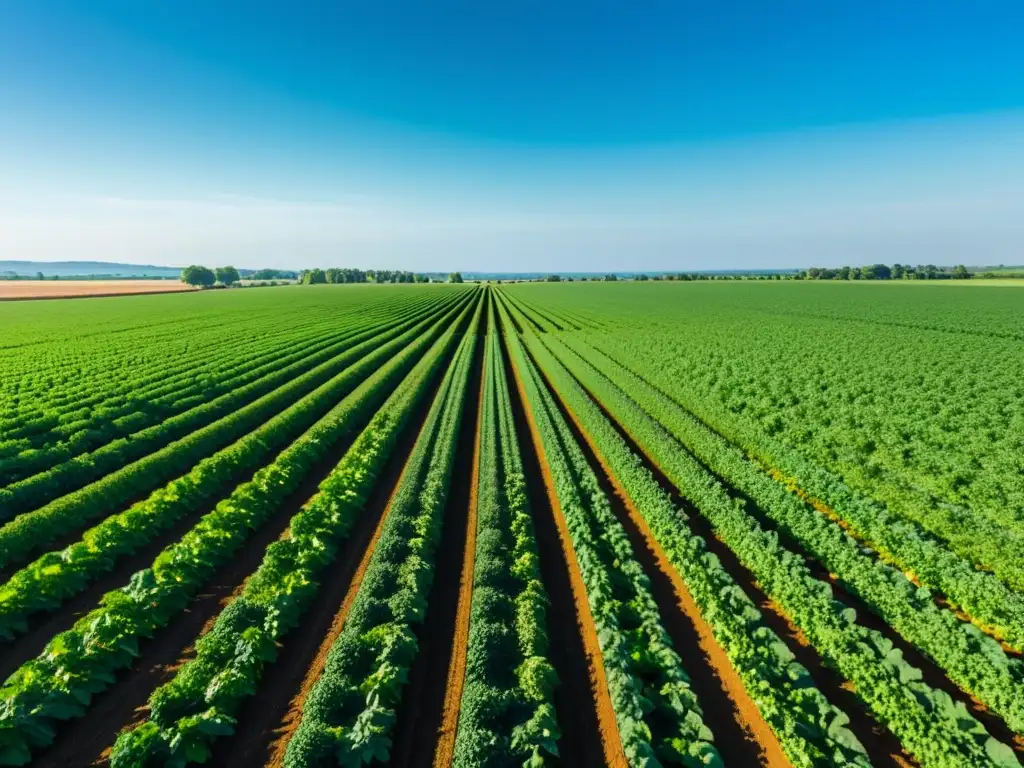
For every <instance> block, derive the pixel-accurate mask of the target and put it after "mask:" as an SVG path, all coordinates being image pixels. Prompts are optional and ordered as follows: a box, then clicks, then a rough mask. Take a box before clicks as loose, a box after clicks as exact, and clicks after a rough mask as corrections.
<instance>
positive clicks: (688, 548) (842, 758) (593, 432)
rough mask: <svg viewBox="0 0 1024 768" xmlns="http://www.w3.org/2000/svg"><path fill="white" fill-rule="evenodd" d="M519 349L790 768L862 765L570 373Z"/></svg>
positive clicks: (535, 346)
mask: <svg viewBox="0 0 1024 768" xmlns="http://www.w3.org/2000/svg"><path fill="white" fill-rule="evenodd" d="M526 343H527V346H528V348H529V350H530V353H531V354H532V355H533V357H534V359H535V360H536V361H537V363H538V365H539V366H540V368H541V370H543V371H544V373H545V375H546V376H547V377H548V379H549V380H550V381H551V382H552V385H553V387H554V389H555V390H556V392H557V393H558V395H559V396H560V397H561V398H562V399H563V400H564V402H565V403H566V405H567V407H568V408H570V409H571V410H572V412H573V413H574V414H575V415H576V418H578V419H579V420H580V423H581V424H582V426H583V428H584V429H585V430H586V432H587V434H588V435H589V436H590V439H591V440H592V441H593V443H594V446H595V450H596V451H597V453H598V454H599V455H600V456H601V457H602V459H603V460H604V461H605V463H606V464H607V465H608V466H609V467H610V468H611V471H612V472H613V474H614V475H615V477H616V479H617V480H618V481H619V482H620V483H621V485H622V487H623V488H624V490H625V491H626V493H627V494H628V496H629V498H630V500H631V501H632V502H633V504H634V505H635V506H636V508H637V510H638V512H639V513H640V515H641V516H642V517H643V518H644V521H645V522H646V523H647V525H648V527H649V528H650V530H651V533H652V535H653V536H654V538H655V539H656V540H657V542H658V544H659V545H660V546H661V547H662V549H663V550H664V552H665V554H666V557H667V558H668V560H669V561H670V562H671V564H672V566H673V567H674V568H675V569H676V571H677V572H678V573H679V575H680V577H681V578H682V579H683V582H684V583H685V584H686V588H687V590H688V591H689V593H690V595H691V596H692V597H693V600H694V602H695V603H696V605H697V607H698V608H699V609H700V613H701V616H702V617H703V619H704V620H705V621H706V622H707V623H708V625H709V627H710V628H711V631H712V633H713V634H714V636H715V640H716V641H717V642H718V644H719V646H720V647H721V648H722V650H723V651H725V654H726V656H728V658H729V661H730V663H731V664H732V666H733V668H734V669H736V671H737V672H738V673H739V675H740V678H741V679H742V681H743V684H744V687H745V688H746V690H747V691H748V693H749V694H750V696H751V699H752V700H753V701H754V702H755V704H756V705H757V707H758V710H759V711H760V713H761V715H762V716H763V717H764V719H765V721H766V722H767V723H768V724H769V726H770V727H771V728H772V730H773V731H774V732H775V734H776V736H777V738H778V739H779V744H780V746H781V747H782V749H783V751H784V752H785V753H786V756H787V757H788V758H789V759H790V761H792V763H793V765H794V766H798V767H799V768H811V767H812V766H826V765H827V766H862V767H865V768H866V766H868V765H869V764H870V763H869V761H868V757H867V754H866V752H865V751H864V747H863V745H861V743H860V742H859V741H858V740H857V738H856V736H855V735H854V734H853V733H852V732H851V731H850V730H849V728H847V727H846V726H847V724H848V723H849V717H848V716H847V714H846V713H845V712H843V711H842V710H840V709H838V708H837V707H836V706H834V705H833V704H832V703H831V702H829V700H828V699H827V698H826V696H825V695H824V694H823V693H822V692H821V691H820V690H819V689H818V688H817V687H816V686H815V684H814V681H813V680H812V679H811V677H810V675H809V674H808V672H807V670H806V669H805V668H804V667H803V666H802V665H800V664H799V663H798V662H797V661H796V660H795V657H794V655H793V652H792V651H791V650H790V649H789V647H788V646H787V645H786V643H785V642H784V641H783V640H782V639H781V638H780V637H779V636H778V635H777V634H776V633H775V632H774V631H773V630H772V629H771V628H770V627H769V626H767V624H765V622H764V618H763V616H762V615H761V611H760V610H759V609H758V608H757V606H756V605H755V604H754V602H753V601H752V600H751V599H750V598H749V597H748V596H747V594H746V593H745V592H744V591H743V589H742V587H740V586H739V585H738V584H737V583H736V581H735V580H734V579H733V577H732V576H731V575H730V574H729V572H728V571H727V570H726V569H725V568H724V567H723V566H722V564H721V562H720V561H719V560H718V558H717V557H715V555H714V554H712V553H711V552H709V551H708V549H707V545H706V543H705V541H704V540H703V539H702V538H700V537H699V536H697V535H696V534H694V533H693V532H692V531H691V530H690V525H689V523H688V517H687V515H686V513H685V512H684V511H683V510H681V509H679V508H677V507H676V506H675V505H674V504H673V503H672V500H671V498H670V497H669V495H668V494H667V493H666V492H665V490H663V489H662V488H661V487H660V486H659V485H658V483H657V481H656V480H655V479H654V477H653V476H652V475H651V473H650V472H649V471H648V470H647V469H646V468H645V467H644V466H643V464H642V463H641V462H640V461H639V459H638V457H637V456H636V455H635V454H634V453H633V452H632V451H631V450H630V448H629V446H628V445H627V443H626V441H625V440H623V438H622V437H621V436H620V435H619V433H618V432H617V431H616V430H615V428H614V426H613V425H612V424H611V422H609V421H608V419H607V418H606V417H605V416H604V414H603V413H602V412H601V410H600V408H599V407H598V406H597V405H596V404H595V403H594V402H593V401H592V400H591V399H590V398H589V397H588V395H587V393H586V391H585V390H584V389H583V388H582V387H581V386H580V385H579V384H578V383H577V381H576V380H575V379H574V378H573V376H572V375H571V374H570V373H569V371H568V370H567V369H566V368H565V367H564V366H563V365H562V364H561V362H559V361H558V359H556V358H555V357H554V355H552V354H551V352H550V351H549V350H548V349H547V347H545V346H544V345H542V344H540V343H538V341H537V339H536V338H531V337H529V336H527V337H526Z"/></svg>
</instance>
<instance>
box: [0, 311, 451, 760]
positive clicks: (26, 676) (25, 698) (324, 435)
mask: <svg viewBox="0 0 1024 768" xmlns="http://www.w3.org/2000/svg"><path fill="white" fill-rule="evenodd" d="M448 322H450V315H449V320H448V321H447V322H446V321H444V320H441V321H436V322H434V324H433V325H432V327H431V328H430V329H429V331H428V332H426V333H423V332H421V333H419V334H417V335H415V338H414V339H413V340H412V341H411V343H408V346H406V347H405V349H403V350H401V351H399V350H400V347H399V348H396V349H394V350H392V351H391V352H390V354H388V353H387V351H384V352H382V357H383V358H384V360H379V361H372V360H371V361H370V362H369V363H365V360H364V361H363V362H364V365H362V370H360V367H361V366H360V365H356V366H353V367H351V368H350V369H348V370H347V371H346V372H345V373H344V374H342V375H343V376H345V375H346V374H347V375H349V376H357V377H362V378H365V380H364V381H363V383H362V384H360V385H359V386H358V387H357V388H356V389H355V390H354V391H352V393H351V394H350V395H349V396H348V397H347V398H345V399H343V400H341V402H340V403H338V404H337V405H335V406H334V407H333V408H332V409H331V410H330V411H329V412H328V413H327V414H326V415H325V416H324V417H323V418H322V419H321V420H320V421H318V422H317V423H316V424H315V425H314V426H313V427H312V428H310V429H309V430H307V431H306V432H305V433H303V435H302V436H301V437H300V438H299V439H298V440H296V441H295V442H294V443H292V445H291V446H289V447H288V448H287V449H286V450H284V451H283V452H282V453H281V454H280V455H279V456H278V457H277V458H276V459H275V460H274V461H273V462H272V463H271V464H269V465H268V466H266V467H264V468H263V469H261V470H259V471H258V472H257V473H256V474H255V476H254V477H253V479H252V480H251V481H250V482H248V483H243V484H242V485H240V486H239V487H238V488H237V489H236V490H235V491H234V492H233V493H232V494H231V496H230V497H228V498H227V499H225V500H224V501H222V502H220V503H219V504H218V505H217V507H216V508H215V509H214V510H213V511H212V512H210V513H208V514H207V515H205V516H204V517H203V518H202V519H201V520H200V522H199V523H198V524H197V525H196V526H195V527H194V528H193V529H192V530H191V531H189V532H188V533H187V534H185V536H184V537H182V539H181V540H180V541H178V542H177V543H175V544H172V545H171V546H169V547H168V548H167V549H165V550H164V552H163V553H161V554H160V555H159V556H158V557H157V559H156V560H155V561H154V564H153V566H152V567H151V568H148V569H146V570H143V571H139V572H138V573H136V574H135V575H134V576H133V577H132V579H131V582H130V584H129V585H128V586H126V587H124V588H123V589H121V590H116V591H113V592H109V593H107V595H106V596H105V597H104V598H103V600H102V601H101V605H100V607H98V608H96V609H95V610H93V611H92V612H90V613H89V614H86V615H85V616H84V617H82V618H81V619H80V620H79V621H78V622H77V623H76V624H75V625H74V627H73V628H72V629H71V630H69V631H67V632H64V633H61V634H60V635H57V636H56V637H55V638H54V639H53V640H52V641H51V642H50V643H49V644H48V646H47V648H46V649H45V650H44V652H43V653H42V654H41V655H40V656H39V657H37V658H36V659H33V660H31V661H29V662H27V663H26V664H24V665H22V666H21V667H20V668H19V669H18V670H17V671H15V673H14V674H13V675H12V676H11V677H10V678H9V679H8V680H7V682H6V683H5V684H4V686H3V688H0V703H2V707H0V732H4V733H7V734H14V736H13V738H17V739H20V740H21V741H22V743H24V745H25V746H27V747H28V748H29V749H35V748H38V747H39V746H42V745H43V744H44V743H45V741H46V740H47V739H48V738H49V735H50V734H52V731H53V723H54V721H55V720H64V719H69V718H72V717H78V716H80V715H81V714H82V712H83V711H84V706H85V705H87V704H88V703H89V701H90V699H91V696H92V694H93V693H96V692H98V691H101V690H103V689H104V688H106V687H107V686H108V685H109V684H110V683H111V682H113V680H114V677H113V672H114V671H116V670H118V669H121V668H123V667H125V666H127V665H128V664H130V663H131V660H132V658H133V657H134V656H135V655H137V653H138V650H137V647H138V640H139V638H140V637H144V636H148V635H150V634H152V633H153V632H154V631H155V630H156V629H157V628H158V627H161V626H163V625H165V624H166V623H167V622H168V621H170V619H171V618H172V617H173V616H175V615H176V614H178V613H179V612H180V611H182V610H183V609H184V608H185V607H186V605H187V604H188V600H189V599H190V597H191V596H193V595H195V594H196V593H197V591H198V590H199V589H200V588H201V587H202V585H203V584H204V583H205V582H206V581H207V580H208V579H209V578H210V576H211V575H212V574H213V573H214V572H215V570H216V568H217V567H218V566H219V565H221V564H223V563H224V562H226V561H227V560H228V559H229V558H231V557H232V556H233V555H234V553H235V552H236V551H237V549H238V548H239V547H240V546H241V545H242V544H243V543H244V541H245V540H246V538H247V537H248V535H249V534H250V533H251V532H252V530H254V529H255V528H257V527H259V525H260V524H261V523H263V522H264V521H266V520H267V519H268V518H269V516H270V515H271V514H273V513H274V512H275V511H277V509H278V507H279V505H280V503H281V501H282V500H283V499H284V498H286V497H287V495H288V494H289V493H291V492H293V491H294V490H295V489H296V488H297V487H298V486H299V485H300V484H301V482H302V480H303V478H304V476H305V475H306V474H307V473H308V472H309V470H310V469H311V468H312V467H313V466H314V465H315V464H316V463H317V462H318V461H320V460H322V459H323V457H324V456H325V455H326V454H327V452H328V451H329V450H330V449H331V447H332V446H333V445H335V444H336V443H337V441H338V440H340V439H341V438H342V437H343V436H345V435H346V434H350V433H351V432H352V431H354V430H356V429H358V428H359V427H360V426H361V425H362V424H365V423H366V422H367V421H369V420H370V418H371V416H372V415H373V413H374V411H376V410H377V408H378V407H380V405H381V403H382V402H383V401H384V399H385V398H386V397H387V396H388V393H389V392H390V391H391V389H392V387H393V386H394V385H396V384H397V383H398V382H399V381H400V380H401V379H402V378H403V377H404V376H405V375H406V374H407V373H408V372H409V371H410V369H413V366H414V365H415V364H416V361H417V360H418V359H419V358H420V357H421V356H422V355H423V353H424V352H425V350H426V349H427V348H428V347H429V346H430V345H431V344H433V343H434V341H435V340H437V339H438V338H439V336H440V335H441V333H442V331H443V330H444V328H445V326H446V324H448ZM453 334H454V331H451V330H450V331H449V333H448V336H447V337H446V338H449V339H451V338H453ZM382 349H385V348H382ZM396 353H397V354H396ZM438 355H439V352H438V351H435V352H434V353H432V354H431V355H429V356H428V357H427V358H426V360H427V362H425V363H423V364H422V365H425V366H426V367H427V368H428V369H429V366H430V363H431V362H433V363H434V364H436V362H437V358H438ZM371 357H372V355H371ZM382 363H383V364H382ZM422 365H421V369H420V370H421V371H422ZM371 371H372V373H370V372H371ZM366 373H370V375H369V377H368V378H367V377H366ZM412 381H413V383H412V384H410V385H407V386H406V387H405V388H404V389H403V388H400V391H405V392H406V393H408V392H409V391H410V390H411V391H412V392H416V391H418V390H417V386H419V387H420V388H422V383H421V382H420V381H419V377H417V376H414V377H413V378H412ZM321 394H322V396H324V397H326V398H328V399H330V398H331V395H332V394H333V393H332V392H330V391H329V390H328V391H325V392H322V393H321ZM401 399H402V398H401V397H399V400H401ZM406 399H408V394H406ZM334 401H335V402H337V396H336V395H335V396H334ZM409 407H411V405H410V406H409ZM367 439H370V438H367ZM347 455H348V454H347ZM368 460H369V459H368ZM343 474H344V472H343ZM355 474H356V476H357V477H358V476H360V473H359V472H356V473H355ZM329 481H330V478H329V480H328V481H327V482H329ZM345 498H349V496H348V495H346V496H345ZM301 514H302V513H300V516H301ZM338 524H339V525H341V523H340V522H339V523H338ZM295 529H301V524H300V523H298V522H296V524H295ZM294 532H295V531H294V530H293V533H294ZM313 540H314V541H316V538H315V535H314V537H313ZM282 547H284V548H285V549H287V545H284V544H282V543H281V542H279V543H278V544H276V545H274V546H273V547H271V550H270V551H271V552H273V553H275V554H276V553H279V552H281V550H282ZM316 552H317V554H318V556H320V557H323V556H324V550H323V547H322V546H321V545H319V544H317V546H316ZM292 570H294V569H292V568H289V569H288V572H289V573H290V572H291V571H292ZM279 572H280V571H279ZM262 583H263V580H262V579H256V578H255V577H254V579H253V580H250V582H249V585H251V586H252V587H253V588H254V589H256V588H258V587H259V585H260V584H262ZM288 584H289V585H290V586H289V589H288V591H287V594H288V595H289V597H288V598H287V600H286V603H285V604H284V605H278V606H277V609H278V610H280V611H282V613H281V615H280V616H275V617H274V618H273V620H272V621H269V622H268V623H269V628H268V627H264V628H263V629H258V628H257V629H256V630H255V632H256V633H255V634H253V633H249V634H246V631H245V628H242V635H243V639H244V640H245V642H244V643H235V644H234V646H233V647H234V648H235V649H236V651H238V652H239V653H240V654H241V656H240V657H239V658H240V664H241V666H239V667H235V668H232V670H230V671H229V672H228V674H230V675H234V677H233V678H230V679H229V678H223V679H222V682H219V683H218V684H214V685H211V686H204V689H205V690H207V691H208V692H209V693H210V695H211V696H213V697H214V699H215V700H216V701H217V702H221V703H222V704H224V707H225V708H226V709H230V706H229V705H228V704H225V702H234V701H237V699H238V697H239V696H240V695H243V694H244V693H245V692H246V691H251V690H252V688H251V686H250V684H249V683H247V682H246V679H247V675H249V674H251V673H252V672H253V670H255V669H256V668H257V667H258V665H259V664H261V663H264V662H265V661H266V660H267V659H269V658H271V657H272V652H273V644H272V642H269V640H268V637H267V636H266V635H265V634H263V633H266V632H268V631H273V629H274V628H276V627H278V626H281V627H288V626H292V625H293V623H294V615H293V614H289V613H288V612H287V610H286V607H287V603H288V602H291V601H292V600H293V599H294V597H293V596H294V595H298V596H301V594H302V593H301V591H300V592H298V593H296V591H295V590H294V587H295V586H297V585H296V584H295V582H293V581H292V580H290V579H289V580H288ZM307 594H308V591H307ZM235 606H238V607H235ZM255 609H256V611H257V612H259V611H260V610H265V608H264V607H263V606H261V605H259V604H257V605H255ZM225 616H227V618H224V617H225ZM253 616H254V614H253V613H252V612H251V611H249V610H248V606H247V604H246V603H245V602H244V601H235V602H234V603H233V604H232V609H231V610H230V611H225V613H224V614H222V619H223V621H224V622H225V623H227V624H228V625H229V626H230V623H231V622H232V621H236V622H237V621H241V622H242V623H245V622H249V626H252V621H253ZM263 616H264V617H267V618H269V617H268V616H267V614H266V613H264V614H263ZM218 626H224V624H222V623H221V622H218ZM235 626H237V624H236V625H235ZM222 637H223V634H222V633H210V634H209V635H207V636H206V638H204V643H203V647H204V648H207V647H209V648H211V649H214V650H216V649H221V650H222V649H223V645H218V640H219V639H221V638H222ZM204 669H206V670H208V669H209V667H206V666H203V665H190V666H187V667H186V668H185V670H184V671H183V673H182V675H181V677H182V678H183V679H186V680H192V681H194V680H195V679H196V673H195V672H194V671H193V670H200V672H201V671H202V670H204ZM218 669H220V667H218ZM177 679H178V678H176V680H177ZM249 679H254V678H249ZM211 682H212V681H211ZM162 691H163V689H160V690H158V691H157V692H156V693H154V700H153V706H154V711H155V712H161V713H165V712H178V713H180V714H179V719H180V720H181V722H180V723H178V726H177V727H178V728H179V732H180V733H182V734H183V735H184V734H186V732H187V736H186V737H185V738H183V739H174V738H173V737H171V738H168V739H166V740H165V738H164V737H165V735H166V734H167V731H166V730H165V729H164V728H162V729H161V732H160V733H161V736H160V744H164V743H166V744H167V746H168V748H174V749H177V748H178V747H176V746H174V745H181V744H185V745H187V751H186V755H185V756H186V757H187V758H188V759H194V757H190V756H198V755H201V754H203V752H202V744H205V743H206V742H207V741H209V740H210V739H212V738H214V737H215V736H217V735H219V734H220V733H222V725H223V724H224V723H227V722H228V721H227V720H225V719H224V718H223V717H221V715H220V714H219V713H218V712H214V713H212V714H204V712H203V711H190V712H186V711H184V710H185V709H188V708H191V707H192V705H193V704H197V703H198V704H201V703H202V701H204V700H202V699H199V700H196V701H193V700H188V701H185V702H180V701H175V700H174V698H173V697H170V696H169V695H168V694H164V693H163V692H162ZM193 717H199V718H200V720H199V721H197V720H194V719H191V718H193ZM228 717H230V715H228ZM206 722H213V723H218V724H219V725H218V726H217V728H216V729H212V730H211V729H210V728H207V727H205V726H203V727H200V726H202V724H203V723H206ZM164 725H165V726H166V725H168V724H166V723H164ZM132 733H136V732H132ZM139 733H140V735H139V736H125V737H124V741H125V743H126V744H127V743H128V742H131V744H132V745H133V746H126V747H125V749H126V750H127V751H126V753H125V754H130V755H134V754H135V753H136V750H137V748H138V746H137V744H135V742H134V740H135V739H142V740H143V741H144V742H145V743H146V744H151V743H152V745H153V746H152V748H153V749H158V750H159V749H163V747H160V746H159V745H158V744H156V743H155V742H153V740H152V737H151V735H150V733H151V729H149V728H147V729H143V730H141V731H140V732H139ZM119 743H120V742H119ZM132 759H134V758H130V759H129V758H124V761H125V762H122V761H121V758H119V763H120V764H130V763H131V760H132Z"/></svg>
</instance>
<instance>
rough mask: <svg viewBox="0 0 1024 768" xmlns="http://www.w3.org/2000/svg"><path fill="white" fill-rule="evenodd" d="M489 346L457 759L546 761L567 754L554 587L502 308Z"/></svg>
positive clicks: (470, 766)
mask: <svg viewBox="0 0 1024 768" xmlns="http://www.w3.org/2000/svg"><path fill="white" fill-rule="evenodd" d="M489 311H490V312H491V316H490V319H489V321H488V334H487V346H486V349H485V353H484V383H483V387H484V396H483V411H482V414H481V424H480V429H481V435H480V480H479V491H478V494H477V512H476V514H477V536H476V552H475V557H474V568H473V585H472V605H471V609H470V619H469V637H468V643H467V649H466V654H467V658H466V671H465V680H464V683H463V691H462V699H461V702H460V714H459V720H458V728H457V731H456V737H455V748H454V757H453V765H454V766H455V768H474V767H475V766H480V765H489V766H495V768H497V767H498V766H509V767H511V766H518V765H524V764H526V763H527V761H532V764H535V765H541V764H543V763H544V761H545V759H550V758H551V757H552V756H557V755H558V746H557V742H558V739H559V737H560V730H559V727H558V723H557V720H556V716H555V709H554V702H553V689H554V686H555V684H556V683H557V676H556V674H555V670H554V668H553V667H552V665H551V662H550V660H549V658H548V631H547V595H546V592H545V589H544V585H543V583H542V582H541V577H540V564H539V559H538V558H539V554H538V547H537V540H536V537H535V534H534V530H533V521H532V519H531V517H530V509H529V502H528V500H527V496H526V480H525V476H524V474H523V464H522V459H521V457H520V455H519V446H518V444H517V443H516V433H515V426H514V424H513V420H512V405H511V401H510V399H509V391H508V383H507V381H506V377H505V366H504V363H503V361H502V356H501V351H500V349H499V344H500V341H499V340H498V330H497V326H496V324H495V318H494V316H493V307H491V308H490V309H489Z"/></svg>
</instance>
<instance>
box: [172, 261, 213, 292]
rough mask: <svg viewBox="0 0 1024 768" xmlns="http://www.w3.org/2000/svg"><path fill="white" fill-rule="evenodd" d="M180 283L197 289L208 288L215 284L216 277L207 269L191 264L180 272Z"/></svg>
mask: <svg viewBox="0 0 1024 768" xmlns="http://www.w3.org/2000/svg"><path fill="white" fill-rule="evenodd" d="M181 282H183V283H185V284H187V285H194V286H196V287H197V288H209V287H210V286H211V285H213V284H214V283H215V282H217V276H216V275H215V274H214V273H213V270H212V269H210V268H209V267H203V266H200V265H199V264H193V265H191V266H189V267H185V268H184V269H183V270H181Z"/></svg>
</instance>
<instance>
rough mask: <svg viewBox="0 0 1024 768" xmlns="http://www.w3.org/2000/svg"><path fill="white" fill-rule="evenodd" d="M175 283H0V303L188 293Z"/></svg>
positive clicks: (41, 281)
mask: <svg viewBox="0 0 1024 768" xmlns="http://www.w3.org/2000/svg"><path fill="white" fill-rule="evenodd" d="M194 290H196V289H195V288H190V287H188V286H187V285H185V284H183V283H180V282H178V281H177V280H0V301H25V300H28V299H84V298H94V299H96V298H101V297H104V296H127V295H130V294H141V293H189V292H192V291H194Z"/></svg>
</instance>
